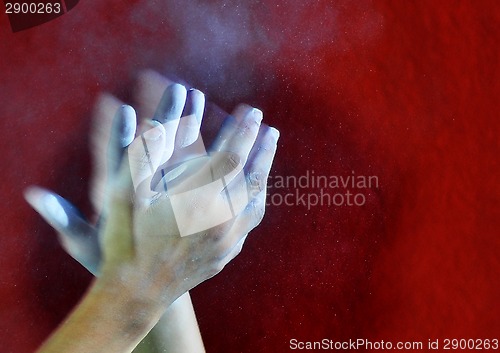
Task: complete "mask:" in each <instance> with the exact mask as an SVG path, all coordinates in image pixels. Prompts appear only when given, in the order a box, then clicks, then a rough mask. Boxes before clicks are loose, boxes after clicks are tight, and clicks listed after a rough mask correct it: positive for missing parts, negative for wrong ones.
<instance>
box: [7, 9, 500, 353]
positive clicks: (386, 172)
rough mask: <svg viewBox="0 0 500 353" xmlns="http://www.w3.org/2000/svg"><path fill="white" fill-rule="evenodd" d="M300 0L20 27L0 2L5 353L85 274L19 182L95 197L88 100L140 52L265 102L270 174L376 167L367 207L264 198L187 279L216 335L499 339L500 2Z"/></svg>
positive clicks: (251, 341) (54, 310) (233, 343)
mask: <svg viewBox="0 0 500 353" xmlns="http://www.w3.org/2000/svg"><path fill="white" fill-rule="evenodd" d="M302 3H303V2H299V1H278V2H276V1H263V2H258V3H255V4H252V5H248V4H246V3H245V2H243V1H237V2H232V3H227V5H224V2H216V1H211V2H203V3H201V2H198V1H186V2H182V5H173V4H175V2H172V1H165V2H162V3H157V2H146V1H126V2H123V1H122V2H119V1H107V2H102V3H97V2H90V1H85V2H81V3H79V5H78V6H77V7H75V8H74V9H73V10H72V11H71V12H70V13H68V14H66V15H64V16H62V17H60V18H58V19H56V20H54V21H51V22H49V23H46V24H44V25H42V26H39V27H36V28H33V29H30V30H27V31H23V32H19V33H15V34H13V33H11V31H10V28H9V25H8V23H7V19H6V16H5V15H3V16H0V24H1V25H0V50H1V51H0V54H1V59H0V73H1V76H0V77H1V80H0V97H1V98H0V102H1V104H0V116H1V120H0V121H1V126H2V130H1V131H2V139H1V141H0V150H1V159H0V160H1V165H2V171H3V182H2V183H1V184H0V192H1V194H0V195H1V199H2V203H1V204H0V211H1V214H2V217H1V220H2V224H1V229H2V233H1V238H0V271H1V272H0V276H1V277H0V298H1V301H0V342H1V343H2V344H1V346H2V348H1V350H2V352H6V353H7V352H16V353H23V352H31V351H33V350H34V349H35V347H36V346H37V345H38V344H39V343H40V342H41V341H42V340H43V339H44V337H45V336H46V335H47V334H48V333H49V332H50V331H51V330H52V329H53V328H54V327H55V325H56V324H57V323H58V322H59V321H60V320H61V319H62V318H63V317H64V315H65V314H66V313H67V311H68V310H69V309H70V308H71V307H72V306H73V305H74V304H75V303H76V301H77V300H78V298H79V296H80V295H81V294H82V293H83V291H84V290H85V288H86V286H87V285H88V282H89V280H90V276H89V275H88V274H86V272H85V271H84V270H82V269H81V268H80V267H79V265H78V264H75V263H74V262H73V261H71V260H70V259H69V258H68V257H67V256H66V255H65V254H64V253H63V251H62V250H61V249H60V248H59V247H58V245H57V242H56V239H55V237H54V234H53V232H52V230H51V229H50V227H49V226H47V225H45V224H44V222H43V221H42V220H41V219H40V218H39V217H38V216H36V215H35V213H34V212H33V211H32V210H30V209H29V207H28V205H27V204H26V203H25V202H24V201H23V199H22V189H23V188H24V187H26V186H27V185H30V184H41V185H44V186H47V187H50V188H53V189H55V190H56V191H58V192H60V193H61V194H62V195H63V196H65V197H68V198H71V199H72V200H73V201H75V202H76V203H77V204H79V205H80V206H82V207H83V208H84V209H86V210H88V209H89V207H88V202H87V201H85V200H86V198H87V196H86V194H85V193H84V192H82V190H84V188H85V187H87V181H86V180H87V178H88V175H89V174H90V171H89V162H88V152H87V141H88V133H89V124H90V122H89V116H90V111H91V107H92V103H93V101H94V100H95V97H96V94H97V93H98V92H99V91H101V90H108V91H111V92H112V93H114V94H117V95H119V96H121V97H122V98H126V97H127V96H129V95H130V89H129V87H130V84H131V82H133V78H134V75H136V73H137V71H138V70H140V69H142V68H148V67H150V68H154V69H157V70H159V71H161V72H163V73H170V74H174V75H176V76H178V77H182V78H184V79H185V80H187V81H189V82H191V83H192V84H193V85H195V86H197V87H199V88H201V89H203V90H205V91H206V92H207V94H208V98H209V99H211V100H213V101H215V102H216V103H218V104H220V105H221V106H222V107H223V108H225V109H230V108H231V107H232V106H234V105H235V104H236V103H238V102H240V101H246V102H249V103H251V104H255V105H257V106H258V107H260V108H262V109H263V110H264V112H265V114H266V119H267V120H268V122H269V123H270V124H271V125H275V126H277V127H278V128H279V129H280V131H281V133H282V137H281V140H280V146H279V147H280V149H279V152H278V155H277V157H276V162H275V165H274V168H273V173H274V174H275V175H296V176H300V175H303V174H304V173H306V171H307V170H309V171H313V170H314V171H315V172H316V173H317V174H322V175H349V174H351V171H353V170H354V171H355V172H356V174H358V175H363V174H364V175H377V176H378V177H379V180H380V188H379V189H378V190H375V191H374V192H373V193H371V196H370V197H368V199H367V204H366V205H365V206H364V207H360V208H358V207H348V208H347V207H344V208H334V207H313V208H311V209H310V210H307V208H306V207H304V206H295V207H286V206H279V207H277V206H273V207H270V208H269V209H268V212H267V215H266V218H265V221H264V222H263V224H262V225H261V226H260V227H259V228H258V229H257V230H255V231H254V232H253V234H252V236H251V237H249V239H248V241H247V244H246V247H245V249H244V251H243V253H242V254H241V255H240V256H239V257H238V258H237V259H236V260H235V261H234V263H232V264H231V265H229V266H228V267H227V269H225V270H224V272H223V273H221V274H220V275H218V276H217V277H215V278H214V279H212V280H210V281H209V282H206V283H204V284H202V285H200V286H199V287H198V288H197V289H195V290H194V291H193V300H194V303H195V306H196V310H197V312H198V316H199V320H200V326H201V330H202V333H203V336H204V339H205V342H206V346H207V350H208V351H209V352H286V351H288V350H289V349H288V341H289V340H290V339H291V338H297V339H299V340H315V339H321V338H324V337H327V338H331V339H336V340H337V339H348V338H364V337H366V338H370V339H373V340H381V339H384V340H386V341H387V340H392V341H397V340H406V339H411V340H421V341H425V342H426V341H427V339H428V338H445V337H449V338H493V337H497V338H500V337H499V336H500V320H499V314H500V307H499V303H498V298H500V286H499V280H498V278H499V276H498V275H499V271H500V260H499V256H498V254H499V250H500V240H499V237H498V233H499V232H498V228H499V225H500V224H499V221H498V220H499V217H500V214H499V206H498V204H499V183H498V180H499V166H498V154H499V152H500V151H499V146H498V136H499V123H498V118H499V115H498V96H499V93H500V87H499V82H500V80H499V79H500V77H499V67H498V62H499V55H498V54H499V50H498V43H499V35H498V33H499V32H498V24H499V23H500V6H499V5H498V3H497V2H495V1H463V2H454V1H453V2H452V1H441V2H431V1H428V2H409V1H408V2H403V1H375V2H351V1H340V2H334V3H333V4H332V2H330V1H317V2H314V4H312V5H311V4H306V5H304V4H302ZM193 13H194V15H193ZM218 15H220V17H217V16H218ZM212 17H215V18H214V19H213V20H207V18H212ZM225 23H230V25H228V26H226V27H224V26H223V25H224V24H225ZM228 28H229V29H230V30H232V31H229V32H227V31H226V32H225V31H224V29H228ZM235 28H237V29H239V30H241V33H240V34H238V35H236V34H234V33H233V31H234V29H235Z"/></svg>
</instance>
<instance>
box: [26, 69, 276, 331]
mask: <svg viewBox="0 0 500 353" xmlns="http://www.w3.org/2000/svg"><path fill="white" fill-rule="evenodd" d="M142 77H143V84H146V85H149V86H147V87H142V88H141V89H139V93H138V95H139V99H138V101H139V107H138V111H139V116H143V117H148V118H149V119H144V118H143V119H140V121H139V123H137V118H136V112H135V110H134V109H133V108H132V107H130V106H128V105H120V104H119V103H118V101H117V100H116V99H115V98H113V97H110V96H104V97H103V98H101V100H100V102H99V104H98V109H97V110H96V114H97V115H98V116H99V115H101V124H100V125H99V124H98V125H97V126H98V131H97V132H96V133H95V134H94V135H95V136H97V137H94V159H95V161H96V164H97V165H98V168H97V171H96V172H95V176H94V179H93V183H92V185H93V186H92V192H91V196H92V201H93V204H94V207H95V209H96V210H97V214H98V217H97V220H96V222H88V221H87V220H86V219H84V218H83V216H81V214H80V213H79V212H78V211H77V210H76V208H74V207H73V206H72V205H71V204H70V203H69V202H68V201H66V200H64V199H63V198H62V197H60V196H58V195H57V194H54V193H52V192H50V191H47V190H44V189H42V188H38V187H31V188H29V189H28V190H27V191H26V193H25V195H26V198H27V200H28V202H29V203H30V204H31V205H32V206H33V207H34V208H35V209H36V210H37V211H38V212H39V213H40V214H41V215H42V216H43V217H44V218H45V219H46V220H47V221H48V222H49V223H50V224H51V225H52V226H53V227H54V228H55V229H56V230H58V232H59V234H60V239H61V242H62V244H63V246H64V247H65V249H66V250H67V251H68V252H69V253H70V254H71V255H72V256H73V257H75V258H76V259H77V260H78V261H80V262H81V263H82V264H83V265H84V266H86V267H87V268H88V269H89V270H90V271H91V272H92V273H94V274H96V275H97V274H98V275H99V276H100V278H99V280H97V281H96V283H97V284H96V285H95V287H99V288H114V289H115V290H116V289H117V290H116V291H115V290H112V291H113V293H121V294H122V295H124V296H129V299H130V301H131V302H134V303H140V304H139V306H141V307H142V306H144V307H145V308H148V307H152V308H154V309H153V310H152V311H151V312H154V313H155V314H154V315H156V319H154V320H152V322H151V323H150V322H149V321H150V320H145V321H147V323H145V328H144V330H146V331H147V330H149V329H150V328H151V327H150V326H151V325H154V321H155V320H156V321H157V320H158V318H159V316H160V315H161V314H162V312H163V311H164V310H165V308H166V307H168V306H169V305H170V304H172V303H173V302H174V301H175V299H176V298H178V297H180V296H181V295H182V294H183V293H186V292H187V291H188V290H189V289H191V288H193V287H195V286H196V285H198V284H199V283H201V282H203V281H204V280H206V279H208V278H210V277H212V276H214V275H215V274H217V273H218V272H220V271H221V270H222V269H223V267H224V266H225V265H226V264H227V263H228V262H229V261H231V260H232V259H233V258H234V257H235V256H236V255H237V254H238V253H239V252H240V251H241V248H242V246H243V243H244V241H245V239H246V236H247V234H248V233H249V232H250V231H251V230H252V229H253V228H254V227H256V226H257V225H258V224H259V223H260V221H261V220H262V217H263V215H264V209H265V198H266V181H267V177H268V175H269V171H270V168H271V164H272V161H273V158H274V155H275V152H276V146H277V139H278V136H279V133H278V131H277V130H276V129H274V128H271V127H269V126H267V125H265V124H262V123H261V121H262V112H260V111H259V110H257V109H254V108H251V107H249V106H245V105H241V106H239V107H237V108H236V109H235V111H234V113H233V114H232V115H229V116H228V117H227V118H226V119H225V121H224V122H223V124H222V126H221V129H220V130H219V132H218V134H217V136H216V138H215V140H214V141H213V143H212V144H211V145H210V147H209V148H207V149H206V150H205V146H204V144H203V140H202V139H201V136H200V126H201V123H202V118H203V111H204V106H205V100H204V95H203V94H202V93H201V92H200V91H197V90H190V91H186V89H185V88H184V87H183V86H182V85H179V84H168V85H166V86H167V87H166V89H165V90H164V91H163V93H161V94H160V95H159V94H158V90H157V89H156V90H155V80H156V83H158V81H162V80H164V79H163V78H161V77H160V76H159V75H158V74H156V73H153V72H146V73H145V74H143V75H142ZM144 77H145V78H146V79H144ZM162 84H163V85H165V82H163V83H162ZM157 85H158V84H157ZM155 96H156V98H155ZM153 102H154V103H157V106H156V109H153V106H154V104H153ZM116 106H118V108H117V110H116V113H115V114H114V115H110V111H111V110H112V109H114V108H115V107H116ZM111 116H112V118H110V117H111ZM151 117H153V119H151ZM106 131H108V132H109V133H105V132H106ZM102 134H104V135H105V136H107V138H103V137H102ZM218 216H220V217H218ZM106 290H107V289H106ZM139 312H142V310H139ZM146 312H148V311H147V310H146ZM154 315H153V316H154ZM146 333H147V332H146Z"/></svg>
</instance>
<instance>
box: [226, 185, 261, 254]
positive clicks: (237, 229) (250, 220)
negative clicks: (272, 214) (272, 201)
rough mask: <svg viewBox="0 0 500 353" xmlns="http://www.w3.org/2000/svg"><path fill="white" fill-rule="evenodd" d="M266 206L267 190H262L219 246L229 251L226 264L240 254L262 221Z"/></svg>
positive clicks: (238, 217)
mask: <svg viewBox="0 0 500 353" xmlns="http://www.w3.org/2000/svg"><path fill="white" fill-rule="evenodd" d="M265 205H266V190H262V192H260V193H259V194H258V195H256V196H255V197H254V198H253V199H252V200H251V201H250V202H249V203H248V204H247V206H246V207H245V209H244V210H243V211H242V212H241V213H240V214H239V215H238V216H237V217H236V219H235V220H234V222H233V224H232V225H231V229H230V230H229V231H228V232H227V234H226V236H225V237H224V239H223V241H222V242H221V243H220V244H219V246H220V247H221V248H222V249H229V251H227V252H226V254H225V256H224V258H225V259H226V263H227V262H229V261H231V260H232V259H233V258H234V257H235V256H236V255H238V254H239V253H240V251H241V248H242V247H243V243H244V242H245V239H246V237H247V236H248V233H249V232H250V231H251V230H252V229H254V228H255V227H256V226H257V225H259V223H260V222H261V221H262V219H263V218H264V213H265Z"/></svg>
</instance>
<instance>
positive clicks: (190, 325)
mask: <svg viewBox="0 0 500 353" xmlns="http://www.w3.org/2000/svg"><path fill="white" fill-rule="evenodd" d="M148 336H151V338H152V339H153V341H154V345H155V347H156V348H157V350H156V352H168V353H203V352H205V348H204V346H203V341H202V338H201V334H200V330H199V328H198V322H197V321H196V315H195V312H194V309H193V304H192V303H191V297H190V296H189V292H187V293H185V294H184V295H182V296H181V297H179V298H178V299H177V300H176V301H175V302H173V303H172V305H170V306H169V307H168V309H167V311H166V312H165V314H164V315H163V316H162V317H161V319H160V321H159V322H158V323H157V324H156V326H155V327H154V328H153V330H151V332H150V334H149V335H148Z"/></svg>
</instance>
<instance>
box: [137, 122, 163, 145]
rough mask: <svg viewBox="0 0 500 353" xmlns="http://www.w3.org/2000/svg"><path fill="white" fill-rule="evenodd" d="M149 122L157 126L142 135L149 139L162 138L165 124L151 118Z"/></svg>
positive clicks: (156, 139)
mask: <svg viewBox="0 0 500 353" xmlns="http://www.w3.org/2000/svg"><path fill="white" fill-rule="evenodd" d="M148 122H150V124H154V125H156V126H155V127H154V128H153V129H150V130H148V131H146V132H145V133H144V134H142V135H143V136H144V138H145V139H146V140H148V141H158V140H159V139H160V138H161V136H162V135H163V131H164V129H163V126H162V125H161V124H160V123H158V122H157V121H154V120H149V121H148Z"/></svg>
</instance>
